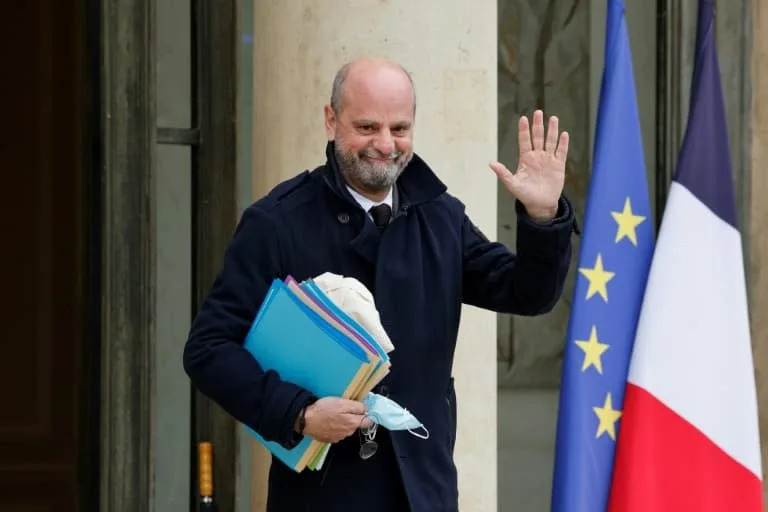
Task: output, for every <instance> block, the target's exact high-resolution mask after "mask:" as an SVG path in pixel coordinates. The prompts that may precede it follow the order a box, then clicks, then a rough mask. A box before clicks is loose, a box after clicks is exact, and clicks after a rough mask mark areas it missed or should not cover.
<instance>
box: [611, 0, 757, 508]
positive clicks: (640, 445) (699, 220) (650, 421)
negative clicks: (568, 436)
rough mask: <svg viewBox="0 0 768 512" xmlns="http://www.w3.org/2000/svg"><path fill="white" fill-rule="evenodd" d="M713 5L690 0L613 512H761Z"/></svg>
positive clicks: (747, 340)
mask: <svg viewBox="0 0 768 512" xmlns="http://www.w3.org/2000/svg"><path fill="white" fill-rule="evenodd" d="M713 4H714V2H713V1H712V0H701V1H700V3H699V20H698V33H697V40H696V61H695V64H694V66H695V67H694V75H693V83H692V87H691V105H690V115H689V118H688V126H687V131H686V134H685V139H684V141H683V146H682V149H681V153H680V157H679V161H678V167H677V172H676V175H675V178H674V180H673V182H672V185H671V188H670V191H669V198H668V201H667V205H666V210H665V212H664V217H663V221H662V224H661V228H660V230H659V236H658V240H657V243H656V249H655V252H654V256H653V261H652V264H651V269H650V273H649V277H648V282H647V285H646V291H645V296H644V300H643V305H642V308H641V313H640V318H639V322H638V328H637V333H636V337H635V344H634V348H633V352H632V358H631V363H630V369H629V375H628V381H627V388H626V395H625V401H624V411H623V415H622V423H621V428H620V431H619V434H618V441H617V443H618V444H617V451H616V459H615V465H614V473H613V483H612V488H611V496H610V502H609V510H610V511H612V512H625V511H629V512H648V511H654V512H656V511H697V512H705V511H739V512H762V510H763V498H762V475H761V461H760V446H759V444H760V441H759V434H758V419H757V399H756V394H755V381H754V366H753V364H752V351H751V344H750V333H749V319H748V313H747V294H746V286H745V279H744V264H743V255H742V245H741V235H740V233H739V229H738V223H737V214H736V206H735V201H734V193H733V183H732V177H731V165H730V155H729V150H728V134H727V130H726V122H725V112H724V108H723V96H722V90H721V85H720V75H719V73H720V71H719V64H718V60H717V53H716V48H715V38H714V30H715V24H714V5H713Z"/></svg>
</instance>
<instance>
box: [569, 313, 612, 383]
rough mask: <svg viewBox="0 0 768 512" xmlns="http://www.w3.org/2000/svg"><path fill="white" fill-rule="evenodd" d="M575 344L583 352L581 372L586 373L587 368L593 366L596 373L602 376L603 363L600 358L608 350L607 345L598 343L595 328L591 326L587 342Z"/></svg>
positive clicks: (582, 341) (581, 341) (577, 341)
mask: <svg viewBox="0 0 768 512" xmlns="http://www.w3.org/2000/svg"><path fill="white" fill-rule="evenodd" d="M575 343H576V344H577V345H578V346H579V348H580V349H581V350H583V351H584V363H583V364H582V366H581V371H582V372H585V371H587V368H589V367H590V366H594V367H595V370H597V373H599V374H601V375H602V374H603V363H602V361H601V360H600V356H602V355H603V353H604V352H605V351H606V350H608V347H609V345H607V344H605V343H600V342H599V341H598V340H597V327H595V326H594V325H593V326H592V332H591V333H590V334H589V340H586V341H585V340H575Z"/></svg>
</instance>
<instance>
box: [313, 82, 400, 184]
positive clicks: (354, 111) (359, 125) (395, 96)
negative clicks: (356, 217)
mask: <svg viewBox="0 0 768 512" xmlns="http://www.w3.org/2000/svg"><path fill="white" fill-rule="evenodd" d="M361 75H362V76H361ZM413 101H414V100H413V90H412V88H411V85H410V81H409V80H408V78H407V77H406V76H405V75H403V74H402V73H401V72H399V71H398V70H393V69H388V68H385V69H382V70H379V71H378V72H376V71H369V72H368V73H365V74H362V73H357V74H355V73H354V70H350V74H349V76H348V77H347V82H346V84H345V87H344V94H343V95H342V103H341V108H340V112H334V111H333V110H332V109H331V108H330V106H327V107H326V112H325V114H326V130H327V132H328V138H329V140H333V141H335V148H336V158H337V160H338V162H339V167H340V170H341V173H342V175H343V176H344V178H345V179H346V180H347V181H348V182H349V184H350V185H351V186H352V187H353V188H356V189H361V191H362V192H371V193H376V192H381V191H385V190H388V189H389V187H391V186H392V185H393V184H394V183H395V180H396V179H397V177H398V176H399V175H400V173H401V172H402V171H403V169H404V168H405V166H406V165H408V162H410V160H411V158H412V156H413V115H414V104H413Z"/></svg>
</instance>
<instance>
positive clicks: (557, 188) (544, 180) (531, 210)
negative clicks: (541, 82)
mask: <svg viewBox="0 0 768 512" xmlns="http://www.w3.org/2000/svg"><path fill="white" fill-rule="evenodd" d="M518 140H519V143H520V161H519V163H518V166H517V171H516V172H514V173H512V172H510V171H509V169H507V168H506V167H505V166H504V165H503V164H501V163H499V162H494V163H492V164H491V169H492V170H493V172H495V173H496V175H497V176H498V177H499V179H500V180H501V181H502V183H504V186H505V187H506V188H507V190H509V192H510V193H511V194H512V195H513V196H514V197H516V198H517V199H518V200H519V201H520V202H521V203H522V204H523V206H525V210H526V212H527V213H528V215H529V216H530V217H531V218H533V219H534V220H537V221H547V220H551V219H552V218H553V217H554V216H555V214H556V213H557V205H558V200H559V199H560V195H561V194H562V192H563V184H564V183H565V161H566V158H567V156H568V132H563V133H561V134H559V137H558V119H557V117H556V116H552V117H550V118H549V126H548V128H547V133H546V139H545V134H544V113H543V112H542V111H541V110H537V111H535V112H534V113H533V129H532V130H531V129H530V128H529V125H528V118H527V117H525V116H522V117H521V118H520V122H519V125H518Z"/></svg>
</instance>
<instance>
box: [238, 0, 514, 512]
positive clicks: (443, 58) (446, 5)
mask: <svg viewBox="0 0 768 512" xmlns="http://www.w3.org/2000/svg"><path fill="white" fill-rule="evenodd" d="M417 5H418V7H417ZM253 33H254V40H253V49H254V61H253V62H254V66H253V73H254V89H253V138H254V139H253V173H252V175H253V195H254V197H260V196H261V195H263V194H264V193H265V192H267V191H268V190H269V189H270V188H271V187H272V186H274V185H275V184H276V183H278V182H279V181H281V180H283V179H285V178H288V177H290V176H293V175H295V174H296V173H298V172H300V171H302V170H303V169H306V168H312V167H314V166H316V165H318V164H320V163H322V162H323V161H324V148H325V134H324V131H323V116H322V107H323V105H324V104H325V103H327V102H328V100H329V96H330V89H331V82H332V79H333V75H334V73H335V72H336V70H337V68H338V67H339V66H340V65H341V64H343V63H344V62H345V61H347V60H349V59H352V58H355V57H358V56H367V55H375V56H383V57H389V58H393V59H395V60H397V61H399V62H400V63H402V64H403V65H404V66H405V67H406V68H407V69H408V70H410V71H411V72H412V74H413V77H414V80H415V83H416V94H417V103H418V107H417V119H416V125H415V132H416V133H415V150H416V152H418V153H419V154H420V155H421V156H422V157H423V158H425V159H426V160H427V162H429V163H430V164H431V165H432V167H433V168H434V169H436V171H437V172H438V173H439V175H440V177H441V178H442V179H443V180H444V181H445V182H446V184H447V185H448V187H449V190H451V191H452V192H453V193H455V194H456V195H458V196H459V197H460V198H461V199H462V200H463V201H464V202H465V204H466V205H467V209H468V212H469V214H470V215H471V216H472V217H473V219H474V220H475V222H476V223H477V224H478V225H479V226H480V227H481V229H483V231H485V232H486V233H489V234H493V233H496V187H497V184H496V178H495V176H494V175H493V174H492V172H491V171H490V169H489V168H488V165H487V164H488V162H490V161H491V160H494V159H496V154H497V142H496V140H497V139H496V126H497V114H496V111H497V95H496V89H497V83H496V69H497V64H496V62H497V60H496V51H497V50H496V48H497V39H496V0H477V1H474V2H466V1H461V0H422V1H420V2H418V4H416V3H413V2H392V1H391V0H358V1H352V0H333V1H331V0H295V1H292V2H272V1H267V0H261V1H256V2H255V5H254V26H253ZM507 163H508V164H509V165H514V163H511V162H507ZM495 344H496V322H495V318H494V315H493V314H492V313H489V312H481V311H478V310H474V309H471V308H468V309H467V310H465V312H464V315H463V317H462V327H461V332H460V339H459V346H458V348H457V352H456V365H455V371H454V374H455V378H456V387H457V395H458V404H459V406H458V430H459V431H458V439H457V446H456V461H457V464H458V469H459V487H460V499H461V509H462V510H473V511H479V512H481V511H495V510H496V371H495V368H496V363H495V360H496V356H495ZM252 456H253V466H252V480H253V486H252V490H251V510H253V511H256V510H262V507H263V500H264V494H265V491H264V487H263V481H264V463H263V461H264V460H266V458H265V457H264V452H263V451H262V449H261V448H260V447H257V446H255V445H254V447H253V450H252Z"/></svg>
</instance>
